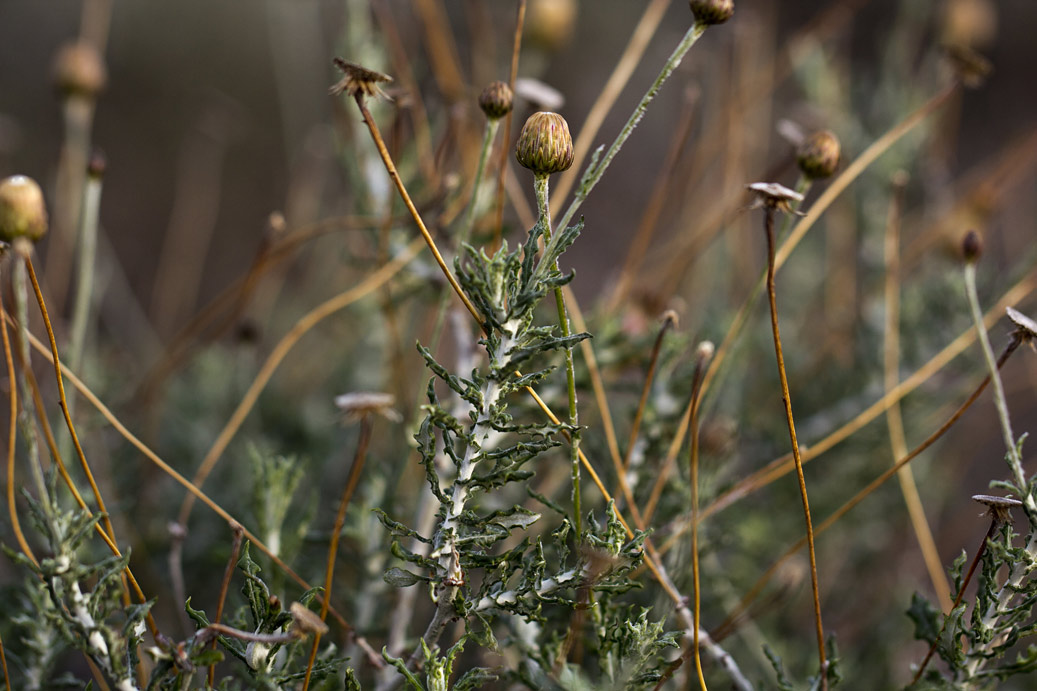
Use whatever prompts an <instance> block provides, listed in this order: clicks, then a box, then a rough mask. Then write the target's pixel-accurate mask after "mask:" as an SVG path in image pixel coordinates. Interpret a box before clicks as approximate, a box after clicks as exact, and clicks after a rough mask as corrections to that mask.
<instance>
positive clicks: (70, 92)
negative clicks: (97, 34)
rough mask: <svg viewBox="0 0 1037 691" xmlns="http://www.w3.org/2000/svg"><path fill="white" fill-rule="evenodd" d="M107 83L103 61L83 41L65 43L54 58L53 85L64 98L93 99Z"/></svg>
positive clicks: (93, 49)
mask: <svg viewBox="0 0 1037 691" xmlns="http://www.w3.org/2000/svg"><path fill="white" fill-rule="evenodd" d="M107 81H108V71H107V70H106V69H105V67H104V60H103V59H102V58H101V55H100V53H98V52H97V49H96V48H94V46H92V45H91V44H89V43H87V42H85V41H76V42H73V43H66V44H65V45H64V46H62V47H61V49H60V50H58V54H57V56H56V57H55V58H54V85H55V86H57V88H58V91H60V92H61V93H62V94H64V95H66V96H83V97H85V98H90V99H92V98H95V97H96V96H97V94H99V93H100V92H101V90H102V89H104V85H105V83H107Z"/></svg>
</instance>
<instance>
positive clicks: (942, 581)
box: [883, 173, 951, 612]
mask: <svg viewBox="0 0 1037 691" xmlns="http://www.w3.org/2000/svg"><path fill="white" fill-rule="evenodd" d="M906 185H907V174H906V173H902V174H900V173H898V174H897V175H896V176H894V180H893V199H892V202H891V204H890V207H889V216H888V218H887V221H886V237H885V243H884V244H885V252H884V253H885V257H886V281H885V293H886V329H885V331H886V338H885V343H884V346H883V355H884V357H883V360H884V362H885V388H886V393H889V392H890V391H891V390H892V389H894V388H895V387H896V385H897V382H898V380H899V379H900V218H901V209H902V208H903V203H904V189H905V187H906ZM886 423H887V425H888V426H889V441H890V446H891V447H892V450H893V458H894V459H897V458H903V457H904V456H905V455H907V438H906V435H905V434H904V420H903V417H902V416H901V414H900V401H896V402H894V403H893V404H892V405H891V406H890V407H889V408H888V409H887V410H886ZM897 480H899V483H900V492H901V494H902V495H903V497H904V504H905V505H906V506H907V513H908V516H909V517H910V519H911V528H912V529H913V530H914V533H915V538H916V539H917V540H918V546H919V548H920V549H921V550H922V559H923V560H924V561H925V567H926V570H927V571H928V572H929V580H930V581H931V582H932V584H933V590H935V591H936V597H937V598H938V599H939V602H940V607H941V608H942V609H943V611H945V612H950V608H951V596H950V594H949V593H950V590H951V586H950V583H948V581H947V576H946V575H945V574H944V571H943V561H942V560H941V559H940V552H939V550H938V549H937V548H936V540H934V539H933V531H932V529H931V528H930V527H929V521H928V520H927V519H926V516H925V508H924V507H923V506H922V498H921V496H920V495H919V493H918V485H917V484H916V483H915V476H914V474H913V473H912V472H911V466H909V465H905V466H904V467H902V468H901V469H900V470H899V471H898V472H897Z"/></svg>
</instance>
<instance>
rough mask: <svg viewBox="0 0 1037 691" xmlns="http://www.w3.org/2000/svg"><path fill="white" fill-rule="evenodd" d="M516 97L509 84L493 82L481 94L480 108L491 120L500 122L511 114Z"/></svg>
mask: <svg viewBox="0 0 1037 691" xmlns="http://www.w3.org/2000/svg"><path fill="white" fill-rule="evenodd" d="M513 100H514V95H513V94H512V93H511V87H510V86H508V84H507V82H493V83H491V84H490V85H489V86H487V87H486V88H485V89H483V91H482V93H481V94H479V107H480V108H482V112H484V113H486V117H487V118H489V119H490V120H500V119H501V118H502V117H504V116H505V115H507V114H508V113H510V112H511V105H512V101H513Z"/></svg>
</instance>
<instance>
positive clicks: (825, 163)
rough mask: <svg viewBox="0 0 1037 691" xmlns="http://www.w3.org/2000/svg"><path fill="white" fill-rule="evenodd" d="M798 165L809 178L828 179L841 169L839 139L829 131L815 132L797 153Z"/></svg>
mask: <svg viewBox="0 0 1037 691" xmlns="http://www.w3.org/2000/svg"><path fill="white" fill-rule="evenodd" d="M796 163H798V164H799V169H800V170H801V171H803V174H804V175H806V176H807V177H808V178H813V179H815V180H817V179H819V178H827V177H829V176H831V175H832V173H834V172H835V170H836V168H838V167H839V139H838V138H837V137H836V136H835V134H833V133H832V132H830V131H828V130H821V131H819V132H814V133H813V134H812V135H810V136H809V137H807V138H806V140H804V141H803V143H802V144H801V145H800V147H799V151H797V152H796Z"/></svg>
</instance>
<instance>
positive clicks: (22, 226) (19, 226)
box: [0, 175, 47, 242]
mask: <svg viewBox="0 0 1037 691" xmlns="http://www.w3.org/2000/svg"><path fill="white" fill-rule="evenodd" d="M46 232H47V207H46V205H45V204H44V203H43V190H41V189H40V186H39V185H38V184H36V181H35V180H33V179H32V178H27V177H25V176H24V175H12V176H11V177H9V178H4V179H3V180H0V240H3V241H4V242H14V240H15V238H19V237H25V238H28V239H29V240H32V241H33V242H36V241H37V240H39V239H40V238H42V237H43V236H44V234H45V233H46Z"/></svg>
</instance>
